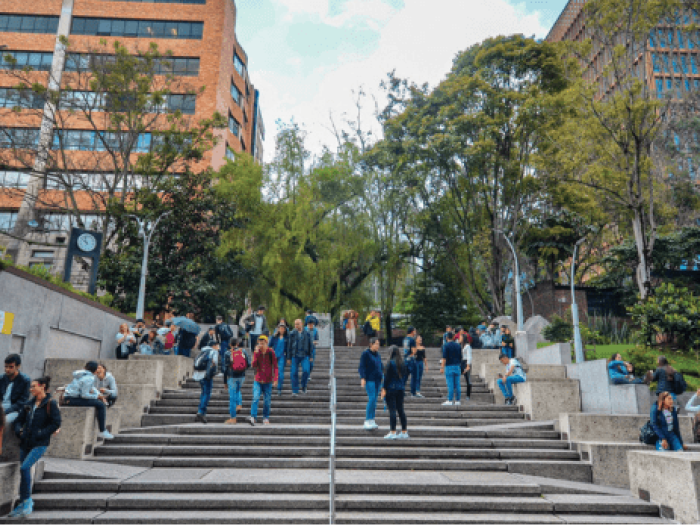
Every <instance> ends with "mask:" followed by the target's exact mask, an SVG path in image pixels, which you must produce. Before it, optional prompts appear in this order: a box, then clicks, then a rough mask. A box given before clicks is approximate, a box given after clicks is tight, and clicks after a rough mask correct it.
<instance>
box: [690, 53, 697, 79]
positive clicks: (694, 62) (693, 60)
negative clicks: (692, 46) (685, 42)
mask: <svg viewBox="0 0 700 526" xmlns="http://www.w3.org/2000/svg"><path fill="white" fill-rule="evenodd" d="M690 68H691V71H692V72H693V75H697V74H698V62H697V58H696V57H695V55H690Z"/></svg>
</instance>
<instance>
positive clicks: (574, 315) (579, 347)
mask: <svg viewBox="0 0 700 526" xmlns="http://www.w3.org/2000/svg"><path fill="white" fill-rule="evenodd" d="M585 240H586V238H585V237H582V238H581V239H579V240H578V241H577V242H576V245H575V246H574V255H573V257H572V259H571V320H572V321H573V323H574V354H575V356H576V363H583V362H584V361H585V360H586V357H585V356H584V354H583V344H582V343H581V331H580V329H579V326H578V305H576V294H575V290H574V289H575V283H576V282H575V281H574V277H575V275H576V254H577V253H578V247H579V246H580V245H581V243H583V242H584V241H585Z"/></svg>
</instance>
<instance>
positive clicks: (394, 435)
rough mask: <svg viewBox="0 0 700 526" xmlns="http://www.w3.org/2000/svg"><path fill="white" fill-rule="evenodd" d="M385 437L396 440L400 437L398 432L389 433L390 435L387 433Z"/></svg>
mask: <svg viewBox="0 0 700 526" xmlns="http://www.w3.org/2000/svg"><path fill="white" fill-rule="evenodd" d="M384 438H386V439H387V440H396V439H397V438H399V437H398V436H396V433H389V434H388V435H385V436H384Z"/></svg>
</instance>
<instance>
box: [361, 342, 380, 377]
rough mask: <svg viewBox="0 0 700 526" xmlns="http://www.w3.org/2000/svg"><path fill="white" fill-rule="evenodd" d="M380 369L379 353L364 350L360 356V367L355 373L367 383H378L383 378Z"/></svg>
mask: <svg viewBox="0 0 700 526" xmlns="http://www.w3.org/2000/svg"><path fill="white" fill-rule="evenodd" d="M382 369H383V368H382V357H381V356H380V355H379V353H378V352H376V353H375V352H372V351H371V350H369V349H365V351H364V352H363V353H362V356H360V367H359V368H358V369H357V372H359V373H360V378H362V379H363V380H366V381H368V382H376V383H379V382H381V381H382V378H383V377H384V374H383V373H382Z"/></svg>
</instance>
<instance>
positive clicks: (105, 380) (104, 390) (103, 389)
mask: <svg viewBox="0 0 700 526" xmlns="http://www.w3.org/2000/svg"><path fill="white" fill-rule="evenodd" d="M95 376H96V377H97V383H96V384H95V387H97V390H98V391H99V392H100V394H101V395H102V396H104V397H105V404H107V407H112V406H113V405H114V404H115V402H116V401H117V395H118V394H119V391H117V380H115V378H114V376H113V375H112V373H110V372H108V371H107V366H106V365H105V364H103V363H101V364H99V365H98V366H97V370H96V371H95Z"/></svg>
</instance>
